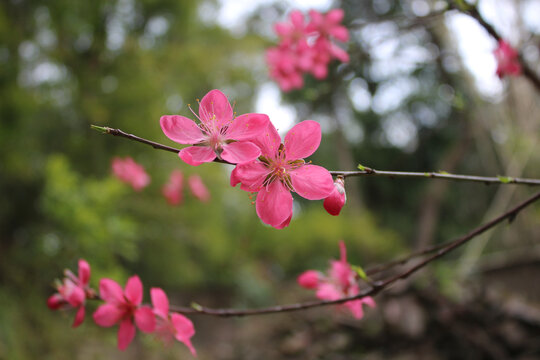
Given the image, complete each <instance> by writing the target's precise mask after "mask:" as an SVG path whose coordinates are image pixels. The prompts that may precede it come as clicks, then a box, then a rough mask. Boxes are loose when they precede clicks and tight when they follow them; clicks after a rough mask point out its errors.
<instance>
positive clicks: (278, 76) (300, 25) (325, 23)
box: [266, 9, 349, 91]
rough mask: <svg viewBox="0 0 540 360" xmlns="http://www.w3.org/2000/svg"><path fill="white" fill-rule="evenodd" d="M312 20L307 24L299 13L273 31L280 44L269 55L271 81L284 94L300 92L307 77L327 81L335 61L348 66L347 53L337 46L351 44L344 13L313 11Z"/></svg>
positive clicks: (292, 15)
mask: <svg viewBox="0 0 540 360" xmlns="http://www.w3.org/2000/svg"><path fill="white" fill-rule="evenodd" d="M309 16H310V21H309V22H307V23H306V22H305V19H304V15H303V14H302V13H301V12H300V11H298V10H296V11H293V12H291V14H290V22H285V23H277V24H276V25H275V27H274V30H275V32H276V33H277V35H278V36H279V38H280V42H279V44H278V46H276V47H272V48H269V49H268V50H267V51H266V62H267V63H268V66H269V70H270V77H272V78H273V79H274V80H276V81H277V82H278V84H279V86H280V88H281V89H282V90H283V91H290V90H293V89H300V88H301V87H302V86H303V84H304V82H303V78H302V75H303V74H304V73H311V74H312V75H313V76H314V77H315V78H317V79H324V78H325V77H326V76H327V75H328V64H329V63H330V61H331V60H332V59H338V60H339V61H341V62H344V63H347V62H349V55H348V54H347V52H345V51H344V50H343V49H341V48H340V47H338V46H337V45H336V44H335V43H334V41H339V42H347V41H348V40H349V32H348V30H347V29H346V28H345V27H344V26H343V25H341V21H342V20H343V16H344V12H343V10H342V9H334V10H331V11H329V12H328V13H327V14H321V13H320V12H318V11H316V10H311V11H310V12H309Z"/></svg>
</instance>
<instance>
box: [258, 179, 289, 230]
mask: <svg viewBox="0 0 540 360" xmlns="http://www.w3.org/2000/svg"><path fill="white" fill-rule="evenodd" d="M292 201H293V199H292V195H291V193H290V191H289V190H288V189H287V188H286V187H285V186H283V184H282V183H281V181H274V182H272V183H271V184H270V185H268V186H267V187H266V188H263V189H261V190H260V191H259V193H258V194H257V201H256V203H255V208H256V210H257V215H258V216H259V218H260V219H261V220H262V222H263V223H265V224H268V225H271V226H274V227H276V226H279V225H281V224H282V223H283V222H284V221H286V220H287V218H289V217H290V216H291V215H292Z"/></svg>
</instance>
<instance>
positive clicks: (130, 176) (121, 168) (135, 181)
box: [112, 157, 150, 191]
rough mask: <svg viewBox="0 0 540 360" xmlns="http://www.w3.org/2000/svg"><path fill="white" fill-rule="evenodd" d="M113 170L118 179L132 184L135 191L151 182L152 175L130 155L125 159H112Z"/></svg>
mask: <svg viewBox="0 0 540 360" xmlns="http://www.w3.org/2000/svg"><path fill="white" fill-rule="evenodd" d="M112 171H113V174H114V175H115V176H116V177H117V178H118V179H120V180H121V181H123V182H125V183H128V184H130V185H131V186H132V187H133V190H135V191H140V190H141V189H143V188H144V187H146V186H147V185H148V184H150V176H148V174H147V173H146V171H145V170H144V168H143V167H142V166H141V165H139V164H137V163H136V162H135V161H134V160H133V159H132V158H130V157H126V158H125V159H121V158H118V157H115V158H114V159H113V160H112Z"/></svg>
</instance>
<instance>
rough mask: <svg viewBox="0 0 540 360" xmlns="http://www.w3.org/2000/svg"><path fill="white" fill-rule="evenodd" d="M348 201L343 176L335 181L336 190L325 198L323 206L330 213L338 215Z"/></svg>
mask: <svg viewBox="0 0 540 360" xmlns="http://www.w3.org/2000/svg"><path fill="white" fill-rule="evenodd" d="M346 201H347V195H346V193H345V182H344V180H343V179H342V178H337V179H336V181H334V190H332V192H331V193H330V195H328V197H327V198H326V199H324V203H323V206H324V208H325V209H326V211H328V213H329V214H330V215H333V216H337V215H339V213H340V212H341V209H342V208H343V206H344V205H345V202H346Z"/></svg>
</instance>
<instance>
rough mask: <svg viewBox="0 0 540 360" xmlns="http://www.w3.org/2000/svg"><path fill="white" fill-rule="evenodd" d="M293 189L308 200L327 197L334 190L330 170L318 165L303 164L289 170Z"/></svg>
mask: <svg viewBox="0 0 540 360" xmlns="http://www.w3.org/2000/svg"><path fill="white" fill-rule="evenodd" d="M290 174H291V181H292V185H293V187H294V191H295V192H296V193H297V194H298V195H300V196H302V197H303V198H306V199H308V200H320V199H324V198H326V197H328V195H330V193H331V192H332V191H333V190H334V181H333V180H332V175H330V172H328V170H326V169H325V168H323V167H322V166H318V165H304V166H301V167H299V168H298V169H296V170H293V171H291V172H290Z"/></svg>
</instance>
